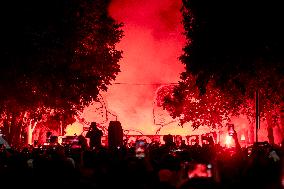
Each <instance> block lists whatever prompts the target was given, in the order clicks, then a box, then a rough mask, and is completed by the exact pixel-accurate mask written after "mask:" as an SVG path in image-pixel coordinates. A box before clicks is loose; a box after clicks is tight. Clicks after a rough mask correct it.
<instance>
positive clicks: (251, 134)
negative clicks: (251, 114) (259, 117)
mask: <svg viewBox="0 0 284 189" xmlns="http://www.w3.org/2000/svg"><path fill="white" fill-rule="evenodd" d="M254 136H255V122H252V123H250V124H249V144H253V143H254Z"/></svg>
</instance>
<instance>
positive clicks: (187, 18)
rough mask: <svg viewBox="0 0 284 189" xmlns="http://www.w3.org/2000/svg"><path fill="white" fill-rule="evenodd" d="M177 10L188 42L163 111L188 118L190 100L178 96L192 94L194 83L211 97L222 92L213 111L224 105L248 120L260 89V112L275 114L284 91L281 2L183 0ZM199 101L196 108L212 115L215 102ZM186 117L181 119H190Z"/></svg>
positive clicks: (272, 116)
mask: <svg viewBox="0 0 284 189" xmlns="http://www.w3.org/2000/svg"><path fill="white" fill-rule="evenodd" d="M182 13H183V24H184V28H185V35H186V38H187V43H186V45H185V47H184V49H183V51H184V53H183V55H182V56H181V57H180V60H181V62H182V63H183V64H185V66H186V71H185V72H184V73H182V75H181V79H182V80H181V82H180V85H179V86H178V87H176V89H175V92H174V95H173V97H172V98H167V99H166V106H167V109H169V110H170V111H171V112H172V114H173V115H176V116H178V115H177V114H181V113H184V114H185V118H187V117H186V115H187V112H186V111H185V110H186V109H188V107H189V106H190V105H193V103H192V102H191V103H189V100H188V99H187V102H186V100H184V99H183V98H192V95H190V93H192V92H193V91H194V90H192V87H193V86H192V83H190V82H193V84H195V85H196V86H197V87H198V91H195V93H200V94H201V95H203V96H208V95H209V96H210V95H211V96H212V94H214V95H213V96H214V98H212V99H211V101H212V100H213V101H214V99H216V98H217V97H218V96H220V95H221V96H222V101H223V102H222V103H221V104H223V105H222V106H220V109H219V110H217V111H220V115H222V114H223V113H224V111H223V110H224V108H225V109H227V110H226V111H229V112H231V114H232V113H233V114H237V112H238V111H239V112H241V111H243V112H241V113H245V114H246V115H248V116H249V117H251V118H253V117H254V115H253V114H255V112H254V107H253V99H254V97H255V91H256V90H259V91H260V94H261V113H262V114H261V116H262V117H263V118H266V119H267V120H275V118H277V117H278V118H279V109H280V108H281V107H280V104H281V103H282V102H283V94H284V93H283V92H284V91H283V89H284V80H283V76H284V64H283V60H284V54H283V52H284V47H283V45H282V44H283V42H284V35H283V33H284V29H283V27H282V26H281V23H283V21H284V13H283V11H282V10H281V6H280V2H278V1H264V2H260V1H256V0H252V1H245V0H241V1H239V0H238V1H236V0H233V1H225V0H217V1H210V0H183V8H182ZM192 78H194V79H192ZM207 90H209V91H207ZM209 93H211V94H209ZM218 93H219V95H218ZM200 98H206V97H202V96H201V97H200ZM228 99H229V100H228ZM211 101H210V103H212V102H211ZM201 102H202V101H201ZM217 102H218V101H217ZM200 104H202V103H200ZM200 104H199V105H200ZM203 104H204V105H202V108H201V109H203V110H206V109H210V112H207V113H206V114H209V115H208V116H210V115H211V116H212V113H211V112H212V110H213V109H214V110H216V109H215V107H216V106H215V105H214V106H209V105H208V103H205V101H204V103H203ZM225 105H226V106H225ZM223 106H224V107H223ZM177 110H179V111H177ZM190 113H192V112H191V111H190ZM191 117H194V116H193V115H192V114H191V115H188V119H186V121H192V120H193V119H192V118H191ZM205 120H208V118H205ZM209 120H210V119H209ZM211 120H212V119H211ZM276 122H277V121H276ZM276 122H275V121H274V123H276ZM212 124H213V125H214V123H212ZM212 124H211V125H212Z"/></svg>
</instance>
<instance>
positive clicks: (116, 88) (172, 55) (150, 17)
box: [67, 0, 281, 145]
mask: <svg viewBox="0 0 284 189" xmlns="http://www.w3.org/2000/svg"><path fill="white" fill-rule="evenodd" d="M180 6H181V0H179V1H173V0H155V1H153V0H145V1H136V0H112V4H111V6H110V7H109V12H110V15H111V16H112V17H114V18H115V19H116V20H118V21H120V22H123V23H124V27H123V28H122V29H123V30H124V35H125V36H124V37H123V39H122V40H121V42H120V44H119V45H118V49H121V50H123V59H122V60H121V62H120V66H121V72H120V73H119V75H118V77H117V79H116V81H115V83H114V84H113V85H112V86H110V87H109V90H108V92H107V93H105V94H102V96H103V97H104V98H103V101H104V103H99V104H96V105H92V106H90V107H86V109H85V111H84V112H83V114H82V117H84V118H85V120H86V122H87V123H88V122H91V121H96V122H99V123H103V125H105V126H107V125H108V121H110V120H116V119H117V120H119V121H120V122H121V124H122V127H123V129H124V130H129V131H130V132H129V134H139V133H141V132H142V133H143V134H149V135H153V134H155V133H156V132H157V130H158V129H159V127H160V125H158V124H154V118H153V112H154V114H155V115H154V116H155V117H156V118H157V117H158V118H159V121H160V122H159V123H161V124H163V123H169V124H166V125H165V126H164V127H162V128H161V130H160V132H159V134H161V135H163V134H169V133H170V134H173V135H181V136H185V135H200V134H204V133H208V132H211V131H212V130H210V129H209V128H207V127H206V126H205V127H200V128H199V129H198V130H195V131H193V129H192V128H191V125H190V123H186V124H184V125H183V127H181V126H179V125H178V122H177V121H175V120H173V119H172V118H171V117H170V115H169V114H168V113H167V112H165V111H163V109H162V108H161V107H158V106H155V103H154V102H155V95H156V93H157V91H158V90H160V89H162V88H163V87H164V86H167V84H168V83H177V82H178V80H179V74H180V72H182V71H183V65H182V64H181V63H180V62H179V61H178V57H179V56H180V55H181V53H182V47H183V46H184V43H185V38H184V36H183V35H182V33H183V26H182V24H181V18H182V16H181V14H180ZM155 84H157V85H155ZM166 88H167V87H166ZM101 107H102V110H107V111H109V112H110V114H108V117H106V116H105V115H104V111H103V112H102V111H100V110H101V109H100V108H101ZM154 110H155V111H154ZM156 110H157V111H156ZM101 113H103V114H101ZM231 121H232V123H234V125H235V130H236V131H237V133H238V134H239V137H240V141H242V140H241V139H244V137H243V136H242V135H241V134H242V133H246V134H245V135H244V136H245V141H244V143H252V142H253V141H251V138H253V137H249V136H251V135H252V136H253V135H254V129H253V130H250V129H249V128H250V125H251V123H249V121H248V120H247V119H246V118H245V117H237V118H236V117H233V118H231ZM76 124H77V123H76ZM265 124H266V123H264V122H261V129H260V131H259V140H260V141H264V140H267V132H266V125H265ZM83 125H84V124H83ZM83 125H80V124H77V125H76V127H74V126H70V127H72V128H68V129H67V135H74V133H77V134H78V133H81V131H82V127H83ZM77 129H78V130H77ZM276 130H277V128H275V131H276ZM217 132H219V131H218V130H217ZM275 133H281V132H277V131H276V132H275ZM226 134H227V130H226V128H222V129H220V133H219V135H221V137H220V138H219V140H220V141H219V140H218V142H220V143H221V144H222V145H224V144H226V140H225V139H226ZM275 139H276V143H279V141H280V140H281V136H275Z"/></svg>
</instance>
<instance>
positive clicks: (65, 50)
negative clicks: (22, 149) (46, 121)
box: [0, 0, 122, 142]
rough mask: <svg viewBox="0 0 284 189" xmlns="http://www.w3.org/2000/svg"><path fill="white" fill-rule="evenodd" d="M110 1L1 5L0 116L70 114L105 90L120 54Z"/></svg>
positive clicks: (64, 0) (15, 0)
mask: <svg viewBox="0 0 284 189" xmlns="http://www.w3.org/2000/svg"><path fill="white" fill-rule="evenodd" d="M109 3H110V1H105V0H96V1H95V0H88V1H84V0H43V1H36V0H29V1H18V0H12V1H5V2H3V3H2V8H3V11H1V13H0V14H1V15H0V19H1V23H2V27H1V28H2V29H1V30H2V35H1V37H0V38H1V44H0V50H1V52H0V56H1V69H0V114H2V115H3V116H4V115H7V114H10V112H12V114H13V115H16V117H18V114H22V115H27V114H26V112H35V111H37V110H38V109H40V110H42V108H44V109H53V110H55V111H56V112H61V114H65V115H66V114H68V115H75V114H76V112H77V111H79V110H82V108H83V107H84V106H85V105H87V104H89V103H90V102H91V101H92V100H94V99H96V97H97V95H98V93H99V91H101V90H103V91H106V90H107V86H108V85H110V82H111V81H112V80H114V79H115V77H116V75H117V74H118V72H119V71H120V70H119V65H118V61H119V60H120V58H121V53H122V52H121V51H118V50H116V49H115V45H116V43H118V42H119V41H120V39H121V37H122V30H120V27H121V24H119V23H116V22H115V21H114V20H113V19H112V18H111V17H110V16H109V15H108V12H107V8H108V5H109ZM42 112H43V113H44V110H42ZM15 113H17V114H15ZM29 115H32V114H29ZM4 117H5V116H4ZM13 127H14V126H13ZM10 142H11V141H10Z"/></svg>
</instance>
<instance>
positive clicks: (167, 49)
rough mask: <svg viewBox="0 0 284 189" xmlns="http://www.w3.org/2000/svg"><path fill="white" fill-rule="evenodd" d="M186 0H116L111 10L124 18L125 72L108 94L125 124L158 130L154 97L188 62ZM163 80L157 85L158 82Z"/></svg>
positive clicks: (122, 71) (122, 61)
mask: <svg viewBox="0 0 284 189" xmlns="http://www.w3.org/2000/svg"><path fill="white" fill-rule="evenodd" d="M180 8H181V1H172V0H163V1H162V0H155V1H152V0H145V1H134V0H113V1H112V4H111V6H110V7H109V12H110V15H111V16H112V17H113V18H114V19H116V20H117V21H119V22H123V23H124V27H123V30H124V34H125V36H124V38H123V39H122V41H121V42H120V44H119V45H118V48H119V49H121V50H123V59H122V60H121V62H120V65H121V72H120V73H119V75H118V77H117V80H116V81H115V83H121V84H115V83H114V84H113V85H112V86H111V87H110V88H109V91H108V93H107V94H106V101H107V102H108V108H109V109H110V110H112V111H114V112H115V113H116V114H117V116H118V120H119V121H121V123H122V126H123V128H124V129H134V130H140V131H142V132H143V133H144V134H154V133H155V132H156V129H157V126H155V125H154V124H153V114H152V112H153V102H154V98H155V91H156V90H157V88H158V87H160V85H161V84H167V83H173V82H174V83H176V82H177V81H178V79H179V74H180V72H181V71H183V65H182V64H181V63H180V62H179V61H178V57H179V56H180V55H181V53H182V47H183V45H184V42H185V38H184V36H183V34H182V33H183V26H182V24H181V13H180ZM155 84H157V85H155ZM176 125H177V124H176Z"/></svg>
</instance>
